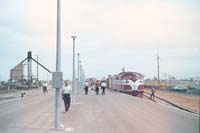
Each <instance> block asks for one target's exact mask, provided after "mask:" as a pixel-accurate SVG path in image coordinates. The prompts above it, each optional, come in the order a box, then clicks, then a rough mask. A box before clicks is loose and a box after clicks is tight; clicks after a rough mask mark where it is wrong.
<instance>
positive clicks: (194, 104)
mask: <svg viewBox="0 0 200 133" xmlns="http://www.w3.org/2000/svg"><path fill="white" fill-rule="evenodd" d="M145 92H148V93H150V89H145ZM155 95H156V96H158V97H161V98H163V99H165V100H167V101H170V102H172V103H174V104H176V105H179V106H181V107H184V108H186V109H189V110H191V111H193V112H196V113H199V108H200V107H199V106H200V102H199V96H196V95H189V94H188V95H187V94H182V93H178V92H171V91H163V90H156V93H155ZM155 101H156V99H155Z"/></svg>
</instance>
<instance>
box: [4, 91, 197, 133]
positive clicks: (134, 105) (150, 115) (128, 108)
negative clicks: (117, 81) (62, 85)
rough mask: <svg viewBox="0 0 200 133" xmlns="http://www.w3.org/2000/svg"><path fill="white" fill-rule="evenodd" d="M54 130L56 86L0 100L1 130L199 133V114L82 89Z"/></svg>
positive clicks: (63, 112)
mask: <svg viewBox="0 0 200 133" xmlns="http://www.w3.org/2000/svg"><path fill="white" fill-rule="evenodd" d="M61 105H62V108H61V123H62V125H61V127H62V130H60V131H55V130H54V90H50V91H49V93H46V94H43V93H42V90H41V93H40V94H39V93H38V94H37V95H33V96H29V97H28V96H27V97H25V98H24V99H20V100H16V101H12V102H8V103H6V104H0V120H1V121H0V133H4V132H5V133H12V132H14V133H17V132H19V133H20V132H25V133H29V132H37V133H38V132H41V133H44V132H50V133H51V132H53V133H54V132H56V133H57V132H61V133H62V132H63V133H64V132H74V133H199V116H198V115H196V114H192V113H188V112H185V111H182V110H179V109H176V108H173V107H169V106H166V105H162V104H157V103H153V102H150V101H147V100H143V99H141V98H136V97H133V96H128V95H126V94H121V93H117V92H111V91H107V92H106V95H103V96H102V95H95V93H94V91H90V92H89V95H84V94H83V93H81V94H80V95H78V96H77V97H76V102H75V103H72V105H71V108H70V110H69V111H68V112H65V111H64V104H63V101H62V104H61Z"/></svg>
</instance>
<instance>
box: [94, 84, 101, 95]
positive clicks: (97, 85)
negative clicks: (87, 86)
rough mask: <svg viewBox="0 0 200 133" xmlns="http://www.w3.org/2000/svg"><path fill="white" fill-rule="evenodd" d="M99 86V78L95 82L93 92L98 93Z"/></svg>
mask: <svg viewBox="0 0 200 133" xmlns="http://www.w3.org/2000/svg"><path fill="white" fill-rule="evenodd" d="M99 88H100V83H99V80H97V81H96V83H95V92H96V94H97V95H99Z"/></svg>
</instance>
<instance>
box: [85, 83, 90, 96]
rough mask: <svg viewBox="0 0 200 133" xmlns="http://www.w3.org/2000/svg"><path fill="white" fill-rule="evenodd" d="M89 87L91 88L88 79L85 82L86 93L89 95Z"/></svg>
mask: <svg viewBox="0 0 200 133" xmlns="http://www.w3.org/2000/svg"><path fill="white" fill-rule="evenodd" d="M88 88H89V82H88V81H86V82H85V83H84V90H85V95H87V94H88Z"/></svg>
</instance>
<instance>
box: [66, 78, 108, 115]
mask: <svg viewBox="0 0 200 133" xmlns="http://www.w3.org/2000/svg"><path fill="white" fill-rule="evenodd" d="M91 86H92V85H91V84H90V83H89V82H88V81H86V82H85V83H84V90H85V95H87V94H88V91H89V87H91ZM100 88H101V89H102V95H105V89H106V83H105V81H102V82H99V81H98V80H97V81H96V82H95V92H96V94H97V95H99V89H100ZM71 93H72V88H71V86H70V84H69V80H66V81H65V83H64V86H63V88H62V99H63V101H64V105H65V111H66V112H67V111H68V110H69V107H70V102H71V97H70V95H71Z"/></svg>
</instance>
